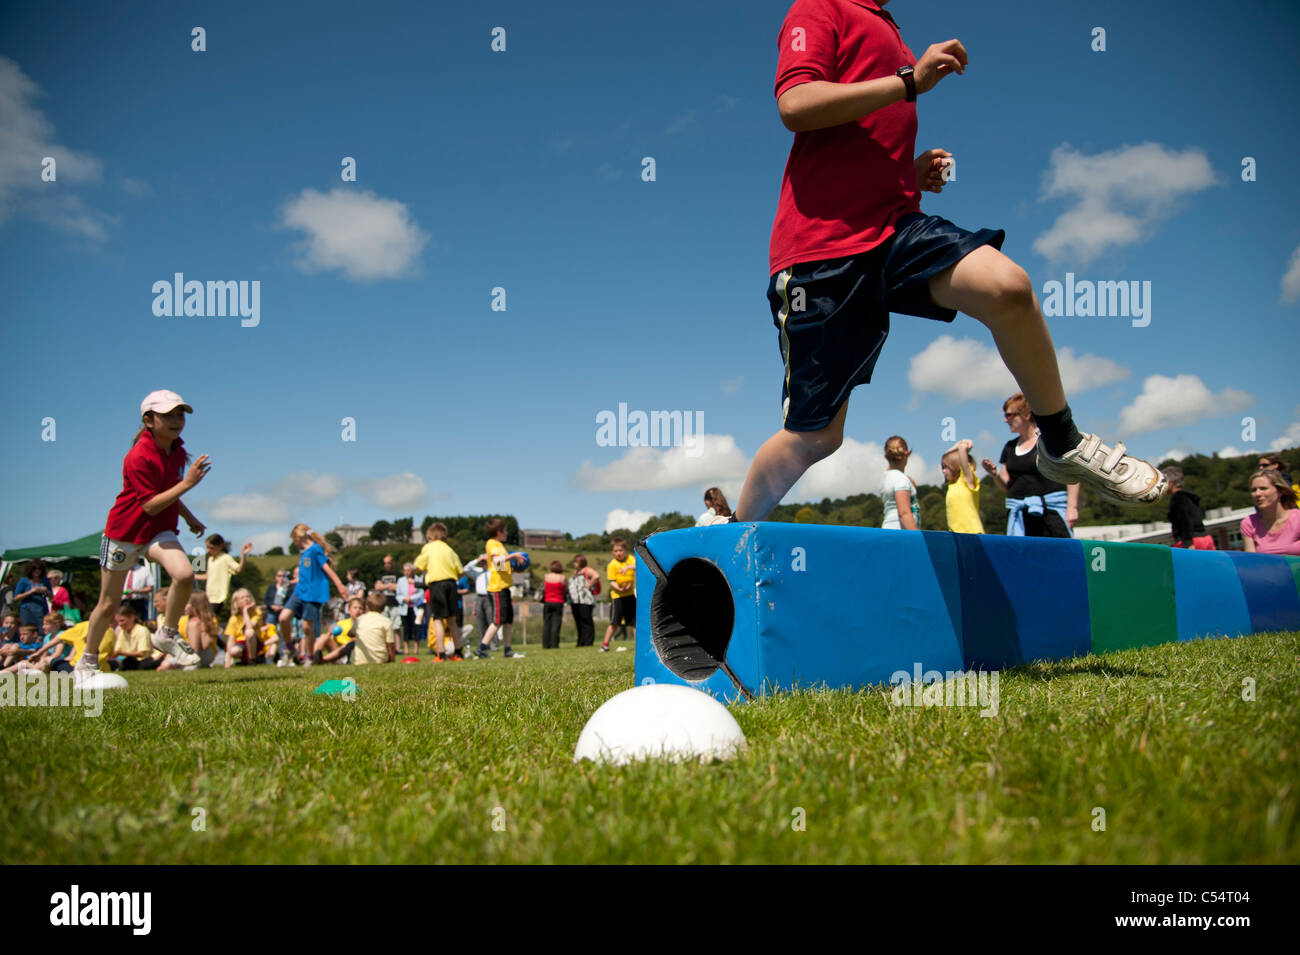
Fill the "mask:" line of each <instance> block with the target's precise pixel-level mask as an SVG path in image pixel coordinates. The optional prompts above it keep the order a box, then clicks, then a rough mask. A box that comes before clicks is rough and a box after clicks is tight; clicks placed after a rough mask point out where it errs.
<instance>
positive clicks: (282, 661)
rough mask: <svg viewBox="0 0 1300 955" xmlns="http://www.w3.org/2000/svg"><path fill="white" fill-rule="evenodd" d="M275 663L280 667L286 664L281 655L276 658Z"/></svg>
mask: <svg viewBox="0 0 1300 955" xmlns="http://www.w3.org/2000/svg"><path fill="white" fill-rule="evenodd" d="M275 665H276V666H278V667H282V666H284V657H280V659H278V660H276V661H275Z"/></svg>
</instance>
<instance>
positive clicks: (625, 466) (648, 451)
mask: <svg viewBox="0 0 1300 955" xmlns="http://www.w3.org/2000/svg"><path fill="white" fill-rule="evenodd" d="M748 468H749V460H748V459H747V458H746V457H745V455H743V454H742V453H741V452H740V449H739V448H738V447H736V439H735V438H733V437H732V436H731V435H729V434H702V435H699V436H698V437H697V438H695V447H694V448H687V447H670V448H651V447H636V448H628V449H627V451H626V452H624V454H623V456H622V457H620V458H619V459H618V460H617V461H612V462H610V463H609V464H606V465H602V466H601V467H596V466H595V465H593V464H592V463H591V462H590V461H583V462H582V464H581V465H580V466H579V467H578V470H577V471H576V472H575V473H574V475H573V477H572V478H571V479H570V481H571V483H573V484H575V485H576V486H578V487H580V488H584V489H586V490H588V491H658V490H664V489H666V488H677V487H699V488H700V490H701V493H703V489H704V488H706V487H709V486H710V485H714V484H717V485H719V486H720V487H723V488H724V490H725V488H726V487H727V486H728V485H727V484H724V482H734V481H743V480H744V477H745V471H746V470H747V469H748Z"/></svg>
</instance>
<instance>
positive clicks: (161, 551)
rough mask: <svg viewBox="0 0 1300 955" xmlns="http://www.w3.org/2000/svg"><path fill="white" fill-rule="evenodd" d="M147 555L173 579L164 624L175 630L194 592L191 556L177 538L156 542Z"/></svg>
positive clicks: (168, 592)
mask: <svg viewBox="0 0 1300 955" xmlns="http://www.w3.org/2000/svg"><path fill="white" fill-rule="evenodd" d="M146 556H147V557H148V558H149V559H150V560H152V561H153V562H154V563H156V564H158V565H160V566H161V567H162V569H163V570H164V571H166V572H167V576H168V577H170V578H171V580H172V585H171V588H170V589H169V590H168V591H167V609H166V611H164V615H163V624H164V625H165V626H166V627H167V628H168V629H169V630H175V629H176V628H177V627H178V626H180V622H181V617H183V616H184V615H185V605H186V604H187V603H189V602H190V594H192V593H193V592H194V567H193V566H192V565H191V564H190V556H189V554H187V553H185V549H184V548H183V547H181V544H180V541H176V540H166V541H160V542H158V543H157V544H154V545H153V546H152V547H150V548H149V550H148V552H147V553H146Z"/></svg>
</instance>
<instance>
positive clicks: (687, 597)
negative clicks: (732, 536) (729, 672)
mask: <svg viewBox="0 0 1300 955" xmlns="http://www.w3.org/2000/svg"><path fill="white" fill-rule="evenodd" d="M735 621H736V605H735V601H734V600H733V599H732V597H731V587H730V586H729V585H728V584H727V578H726V577H725V576H724V575H723V573H722V571H721V570H719V569H718V567H717V565H715V564H712V563H710V562H709V561H707V560H703V559H701V558H699V557H687V558H685V559H683V560H680V561H678V562H677V564H676V565H675V566H674V567H673V569H672V570H670V571H669V572H668V575H667V577H666V578H665V579H662V580H660V581H658V582H657V583H656V585H655V591H654V597H653V598H652V599H651V601H650V638H651V640H652V641H653V642H654V647H655V650H656V651H657V652H658V653H659V659H660V660H662V661H663V663H664V666H666V667H668V669H669V670H671V671H672V672H673V673H674V674H675V675H676V676H679V677H681V678H682V679H683V680H690V681H692V682H696V681H699V680H707V679H708V678H709V677H711V676H712V675H713V674H714V673H715V672H717V669H718V667H719V666H721V664H722V663H723V661H724V660H725V659H726V656H727V646H728V644H730V643H731V630H732V627H733V626H734V624H735Z"/></svg>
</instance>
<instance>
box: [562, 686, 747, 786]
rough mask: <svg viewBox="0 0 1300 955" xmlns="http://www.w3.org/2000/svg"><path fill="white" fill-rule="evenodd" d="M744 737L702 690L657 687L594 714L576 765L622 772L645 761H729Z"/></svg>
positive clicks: (628, 693) (637, 690)
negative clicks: (587, 763)
mask: <svg viewBox="0 0 1300 955" xmlns="http://www.w3.org/2000/svg"><path fill="white" fill-rule="evenodd" d="M744 749H745V734H744V733H743V732H742V731H741V729H740V724H739V723H737V722H736V720H735V718H734V717H733V716H732V715H731V714H730V713H729V712H728V711H727V708H726V707H725V706H723V705H722V704H721V703H719V702H718V701H717V700H715V699H714V698H713V697H711V696H709V695H708V694H707V693H702V692H700V691H699V690H693V689H691V688H690V687H688V686H678V685H674V684H670V683H655V684H649V685H645V686H638V687H634V688H633V689H631V690H624V691H623V692H622V693H619V694H618V695H617V696H614V697H611V698H610V699H609V700H607V701H605V703H604V704H603V705H602V706H601V707H600V709H598V710H596V712H595V713H593V714H591V719H589V720H587V725H586V726H584V727H583V729H582V735H581V736H579V737H578V748H577V749H576V750H575V751H574V753H573V761H574V762H575V763H576V762H581V761H582V760H584V759H590V760H592V761H593V762H596V763H613V764H614V765H616V766H624V765H626V764H628V763H631V762H637V761H640V760H646V759H669V760H674V761H677V760H683V759H698V760H699V761H700V762H708V761H709V760H711V759H730V758H731V757H733V756H735V755H736V754H737V753H739V752H741V751H742V750H744Z"/></svg>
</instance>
